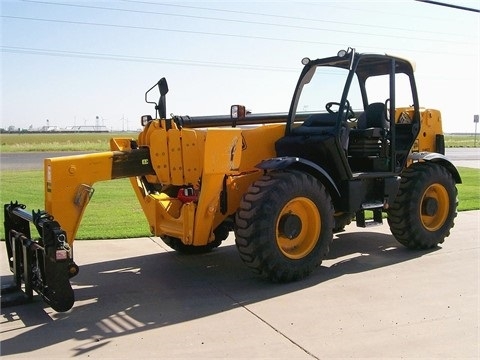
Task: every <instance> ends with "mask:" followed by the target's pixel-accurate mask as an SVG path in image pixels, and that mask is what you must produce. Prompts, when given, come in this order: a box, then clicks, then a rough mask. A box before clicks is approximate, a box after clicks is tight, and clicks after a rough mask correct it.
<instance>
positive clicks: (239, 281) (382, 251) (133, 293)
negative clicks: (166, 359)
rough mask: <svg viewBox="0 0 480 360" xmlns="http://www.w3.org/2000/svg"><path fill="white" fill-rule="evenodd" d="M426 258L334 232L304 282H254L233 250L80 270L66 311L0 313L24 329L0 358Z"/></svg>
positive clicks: (381, 241)
mask: <svg viewBox="0 0 480 360" xmlns="http://www.w3.org/2000/svg"><path fill="white" fill-rule="evenodd" d="M99 244H101V241H100V242H99ZM98 251H108V249H100V248H99V249H98ZM431 251H434V250H431ZM426 253H427V252H425V251H411V250H408V249H406V248H404V247H403V246H401V245H399V244H398V243H397V242H396V241H395V239H394V237H393V236H391V235H385V234H382V233H374V232H359V233H340V234H337V235H336V236H335V239H334V242H333V244H332V246H331V249H330V254H329V256H328V257H327V259H326V260H325V261H324V264H325V263H329V264H331V265H329V266H327V265H322V266H321V267H320V268H319V269H317V270H316V271H315V272H314V273H313V274H312V275H311V276H310V277H309V278H307V279H305V280H303V281H299V282H295V283H289V284H272V283H270V282H267V281H264V280H261V279H259V278H258V277H256V276H255V275H254V274H252V272H251V271H250V270H249V269H248V268H247V267H246V266H245V265H244V264H243V263H242V261H241V260H240V258H239V256H238V254H237V250H236V248H235V246H234V245H223V246H221V247H219V248H218V249H216V250H215V251H213V252H211V253H209V254H204V255H199V256H185V255H181V254H177V253H174V252H166V253H156V254H152V255H147V256H139V257H132V258H127V259H121V260H115V261H105V262H102V263H95V264H90V265H84V266H81V265H80V267H81V269H80V273H79V275H78V276H77V277H75V278H73V279H72V280H73V281H72V284H73V286H74V288H75V295H76V303H75V306H74V308H73V309H72V310H71V311H69V312H67V313H52V310H51V309H50V308H48V307H45V305H44V303H43V302H42V301H41V299H40V298H39V297H38V296H36V301H34V302H33V303H31V304H28V305H22V306H16V307H9V308H3V309H1V314H2V316H3V322H4V323H5V322H10V321H14V320H21V321H22V322H23V324H24V325H25V329H24V330H25V331H23V332H22V333H21V334H20V335H17V336H15V337H13V338H10V339H6V340H4V341H2V343H1V354H2V355H13V354H21V353H27V352H29V351H32V350H36V349H39V348H45V347H48V346H52V345H54V344H57V343H61V342H63V341H67V340H70V339H76V340H78V341H79V342H81V344H80V345H78V347H76V348H74V349H72V351H73V352H74V353H75V355H76V356H79V355H86V354H88V353H89V352H91V351H92V350H94V349H97V348H99V347H102V346H105V345H106V344H108V343H109V342H110V341H111V339H113V338H115V337H120V336H123V335H126V334H132V333H141V332H144V331H147V330H151V329H155V328H159V327H165V326H170V325H174V324H178V323H182V322H186V321H190V320H195V319H198V318H202V317H206V316H210V315H214V314H218V313H221V312H225V311H229V310H232V309H235V308H239V307H248V305H250V304H254V303H256V302H259V301H262V300H266V299H272V298H275V297H277V296H281V295H284V294H288V293H291V292H296V291H299V290H302V289H306V288H309V287H312V286H322V283H325V282H328V281H331V280H332V279H335V278H338V277H340V276H348V274H353V273H360V272H367V271H371V270H374V269H379V268H382V267H385V266H392V265H395V264H398V263H401V262H405V261H410V260H413V259H415V258H418V257H420V256H422V255H424V254H426ZM6 278H7V277H2V282H4V281H5V280H6ZM23 327H24V326H23V325H22V328H23ZM159 346H160V345H159ZM57 355H58V354H57Z"/></svg>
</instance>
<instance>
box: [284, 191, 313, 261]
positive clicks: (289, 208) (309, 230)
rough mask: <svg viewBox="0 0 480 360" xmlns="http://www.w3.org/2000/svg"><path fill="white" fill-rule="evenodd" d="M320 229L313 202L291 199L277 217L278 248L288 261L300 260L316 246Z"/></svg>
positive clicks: (306, 199) (303, 198)
mask: <svg viewBox="0 0 480 360" xmlns="http://www.w3.org/2000/svg"><path fill="white" fill-rule="evenodd" d="M321 227H322V225H321V218H320V212H319V211H318V208H317V206H316V205H315V204H314V202H313V201H311V200H310V199H308V198H305V197H298V198H295V199H292V200H290V201H289V202H288V203H287V204H286V205H285V206H284V207H283V209H282V210H281V212H280V214H279V216H278V220H277V224H276V238H277V245H278V248H279V249H280V251H281V252H282V253H283V254H284V255H285V256H286V257H288V258H290V259H302V258H304V257H305V256H307V255H308V254H309V253H310V252H311V251H312V250H313V248H314V247H315V245H316V244H317V242H318V238H319V237H320V230H321Z"/></svg>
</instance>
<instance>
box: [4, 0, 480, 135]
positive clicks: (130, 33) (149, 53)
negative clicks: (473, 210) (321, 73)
mask: <svg viewBox="0 0 480 360" xmlns="http://www.w3.org/2000/svg"><path fill="white" fill-rule="evenodd" d="M0 1H1V50H2V53H1V109H2V110H1V118H0V123H1V124H0V126H1V127H4V128H6V127H8V126H10V125H14V126H16V127H20V128H28V127H29V126H30V125H33V126H34V127H41V126H44V125H46V124H47V119H48V120H49V123H50V125H55V126H59V127H66V126H72V125H95V123H96V120H95V119H96V117H97V116H98V117H99V119H101V120H100V125H105V126H107V127H108V128H109V129H127V128H128V129H130V130H133V129H137V128H139V119H140V115H142V114H153V108H152V106H151V105H148V104H145V102H144V93H145V91H146V90H147V89H148V88H149V87H150V86H151V85H153V84H154V83H155V82H156V81H158V79H159V78H160V77H166V78H167V81H168V84H169V88H170V92H169V94H168V95H167V113H168V114H170V113H174V114H178V115H218V114H227V113H228V112H229V108H230V105H231V104H244V105H246V106H247V108H249V109H251V110H252V112H255V113H260V112H270V111H275V112H286V111H288V107H289V103H290V99H291V95H292V92H293V89H294V86H295V83H296V80H297V77H298V75H299V73H300V71H301V68H302V66H301V64H300V60H301V59H302V58H303V57H305V56H308V57H310V58H319V57H326V56H331V55H334V54H336V52H337V51H338V50H339V49H341V48H347V47H348V46H351V47H354V48H356V49H357V51H360V52H380V53H383V52H387V53H393V54H396V55H402V56H404V57H407V58H409V59H412V60H414V61H415V62H416V64H417V71H416V77H417V86H418V89H419V96H420V104H421V106H423V107H429V108H437V109H439V110H441V111H442V114H443V121H444V131H445V132H473V131H474V129H475V127H474V124H473V115H474V114H479V113H480V55H479V53H480V45H479V44H480V41H479V40H480V39H479V37H480V14H479V13H478V12H471V11H464V10H458V9H453V8H448V7H443V6H437V5H431V4H426V3H421V2H417V1H414V0H408V1H407V0H397V1H361V0H360V1H304V2H292V1H252V2H250V1H242V2H240V1H235V2H234V1H209V2H205V1H190V2H184V1H177V0H172V1H169V2H168V3H166V2H159V1H154V0H144V1H141V0H118V1H113V0H112V1H93V0H44V1H42V0H28V1H26V0H25V1H22V0H0ZM442 1H443V0H442ZM444 2H448V3H451V4H458V5H462V6H467V7H471V8H476V9H478V8H479V7H480V6H479V5H480V2H479V1H478V0H472V1H454V0H445V1H444ZM332 101H338V99H332Z"/></svg>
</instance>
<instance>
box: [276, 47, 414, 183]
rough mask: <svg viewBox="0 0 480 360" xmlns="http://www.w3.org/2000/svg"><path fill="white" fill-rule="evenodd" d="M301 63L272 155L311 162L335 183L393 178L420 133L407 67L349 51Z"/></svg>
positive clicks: (391, 59)
mask: <svg viewBox="0 0 480 360" xmlns="http://www.w3.org/2000/svg"><path fill="white" fill-rule="evenodd" d="M302 63H303V64H304V69H303V71H302V73H301V75H300V78H299V80H298V83H297V87H296V90H295V93H294V95H293V100H292V103H291V106H290V111H289V117H288V121H287V126H286V131H285V136H284V137H283V138H281V139H279V140H278V141H277V143H276V151H277V155H278V156H280V157H281V156H297V157H301V158H304V159H307V160H309V161H312V162H314V163H315V164H317V165H319V166H321V167H322V168H323V169H325V170H326V171H327V172H328V173H329V174H331V175H332V177H333V179H334V181H335V182H336V183H337V184H338V183H339V182H342V181H344V180H348V179H352V178H354V177H357V176H361V174H370V175H367V176H372V175H373V174H375V173H386V172H390V173H399V172H400V171H401V169H403V166H404V164H405V162H406V160H407V156H408V153H409V151H410V149H411V147H412V145H413V142H414V140H415V138H416V137H417V134H418V131H419V119H420V117H419V105H418V98H417V92H416V86H415V80H414V77H413V71H414V67H413V65H412V64H411V63H410V62H409V61H407V60H404V59H401V58H398V57H394V56H389V55H377V54H358V53H356V52H355V50H354V49H351V48H349V49H348V50H347V51H341V52H339V54H338V55H337V56H334V57H330V58H325V59H317V60H309V59H307V58H306V59H303V60H302ZM396 109H397V110H396Z"/></svg>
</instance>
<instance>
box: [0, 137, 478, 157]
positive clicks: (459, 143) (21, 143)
mask: <svg viewBox="0 0 480 360" xmlns="http://www.w3.org/2000/svg"><path fill="white" fill-rule="evenodd" d="M137 135H138V134H137V133H134V132H118V133H69V134H59V133H57V134H55V133H50V134H32V133H22V134H0V150H1V151H2V152H23V151H107V150H110V147H109V140H110V139H111V138H114V137H123V138H125V137H127V138H137ZM474 145H476V146H477V147H479V146H480V136H478V139H477V141H476V142H475V138H474V135H473V134H471V135H452V134H450V135H448V134H447V135H445V146H446V147H474Z"/></svg>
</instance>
